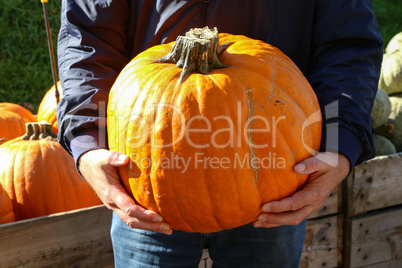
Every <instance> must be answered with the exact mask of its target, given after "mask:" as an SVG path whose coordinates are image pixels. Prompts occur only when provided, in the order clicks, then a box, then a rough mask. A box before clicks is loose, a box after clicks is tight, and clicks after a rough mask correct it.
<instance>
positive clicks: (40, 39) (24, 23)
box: [0, 0, 61, 111]
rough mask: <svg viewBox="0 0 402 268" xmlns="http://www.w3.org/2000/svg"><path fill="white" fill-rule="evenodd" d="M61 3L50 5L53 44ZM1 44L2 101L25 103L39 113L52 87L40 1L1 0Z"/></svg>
mask: <svg viewBox="0 0 402 268" xmlns="http://www.w3.org/2000/svg"><path fill="white" fill-rule="evenodd" d="M60 3H61V0H56V1H55V0H53V1H49V2H48V4H47V8H48V13H49V17H50V26H51V29H52V39H53V44H54V45H55V42H56V39H57V33H58V29H59V27H60V22H59V21H60V19H59V18H60ZM0 44H1V45H0V102H4V101H7V102H14V103H18V104H24V103H25V104H26V105H28V106H30V105H32V106H33V109H34V111H36V110H37V108H38V106H39V103H40V101H41V99H42V97H43V95H44V94H45V92H46V91H47V90H48V89H49V88H50V87H51V86H52V85H53V79H52V71H51V67H50V66H51V65H50V56H49V50H48V45H47V37H46V28H45V20H44V17H43V9H42V4H41V1H39V0H2V1H0ZM55 53H56V52H55Z"/></svg>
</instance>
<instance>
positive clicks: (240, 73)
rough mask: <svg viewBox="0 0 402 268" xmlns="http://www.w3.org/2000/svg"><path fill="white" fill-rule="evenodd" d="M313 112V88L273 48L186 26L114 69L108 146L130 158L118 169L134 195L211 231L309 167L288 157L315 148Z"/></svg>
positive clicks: (184, 224)
mask: <svg viewBox="0 0 402 268" xmlns="http://www.w3.org/2000/svg"><path fill="white" fill-rule="evenodd" d="M228 43H229V44H228ZM220 44H225V45H220ZM314 116H315V118H314V121H320V120H321V113H320V110H319V105H318V102H317V99H316V96H315V93H314V91H313V90H312V88H311V87H310V85H309V83H308V82H307V80H306V79H305V77H304V76H303V75H302V73H301V72H300V70H299V69H298V68H297V67H296V65H295V64H294V63H293V62H292V61H291V60H290V59H289V58H288V57H287V56H285V55H284V54H283V53H282V52H281V51H280V50H278V49H277V48H275V47H273V46H271V45H269V44H266V43H264V42H262V41H258V40H253V39H250V38H247V37H245V36H236V35H230V34H220V35H219V39H218V33H217V31H216V29H212V30H210V29H207V28H203V29H193V30H190V31H189V32H188V33H187V34H186V36H181V37H179V38H178V39H177V40H176V42H173V43H170V44H164V45H159V46H155V47H152V48H150V49H148V50H147V51H145V52H143V53H141V54H139V55H138V56H137V57H136V58H134V59H133V60H132V61H131V62H130V63H129V64H128V65H127V66H126V67H125V68H124V70H123V71H122V72H121V74H120V75H119V77H118V78H117V80H116V82H115V84H114V85H113V87H112V90H111V93H110V97H109V104H108V117H107V120H108V125H107V127H108V139H109V147H110V149H112V150H116V151H119V152H121V153H124V154H127V155H128V156H129V157H130V159H131V162H130V164H129V165H127V166H125V167H122V168H120V169H119V173H120V176H121V178H122V181H123V184H124V185H125V187H126V189H127V190H128V191H129V192H130V193H131V194H132V195H133V197H134V198H135V200H136V202H137V203H138V204H140V205H142V206H144V207H146V208H148V209H150V210H153V211H156V212H158V213H160V214H161V215H162V216H163V217H164V219H165V220H166V221H167V222H168V223H169V224H170V225H171V226H172V228H173V229H178V230H182V231H187V232H204V233H208V232H216V231H220V230H223V229H229V228H234V227H238V226H241V225H244V224H247V223H250V222H252V221H254V220H255V219H256V217H257V216H258V215H259V213H261V204H263V203H265V202H268V201H271V200H277V199H280V198H284V197H286V196H289V195H291V194H292V193H294V192H295V191H296V190H297V189H299V188H301V187H303V185H304V184H305V182H306V180H307V176H305V175H299V174H296V173H295V172H294V171H293V166H294V165H295V163H297V162H299V161H301V160H303V159H305V158H307V157H309V156H310V155H311V153H312V152H314V150H318V148H319V145H320V138H321V123H320V122H318V123H313V120H310V121H309V118H310V119H311V118H312V117H314Z"/></svg>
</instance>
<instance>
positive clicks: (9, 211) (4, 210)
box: [0, 184, 15, 224]
mask: <svg viewBox="0 0 402 268" xmlns="http://www.w3.org/2000/svg"><path fill="white" fill-rule="evenodd" d="M13 221H15V215H14V210H13V204H12V202H11V199H10V197H9V196H8V193H7V192H6V191H4V189H3V186H2V185H1V184H0V224H4V223H9V222H13Z"/></svg>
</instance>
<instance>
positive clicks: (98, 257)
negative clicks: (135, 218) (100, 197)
mask: <svg viewBox="0 0 402 268" xmlns="http://www.w3.org/2000/svg"><path fill="white" fill-rule="evenodd" d="M111 216H112V212H111V211H109V210H108V209H107V208H106V207H104V206H97V207H92V208H86V209H80V210H75V211H70V212H66V213H58V214H53V215H49V216H45V217H40V218H35V219H29V220H24V221H18V222H15V223H9V224H4V225H1V226H0V267H2V268H8V267H30V268H35V267H113V251H112V246H111V240H110V224H111Z"/></svg>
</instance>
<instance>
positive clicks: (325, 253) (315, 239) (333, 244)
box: [300, 215, 342, 268]
mask: <svg viewBox="0 0 402 268" xmlns="http://www.w3.org/2000/svg"><path fill="white" fill-rule="evenodd" d="M341 254H342V217H340V216H338V215H333V216H329V217H324V218H318V219H312V220H308V221H307V229H306V237H305V242H304V247H303V253H302V258H301V261H300V268H315V267H338V266H341V262H342V256H341Z"/></svg>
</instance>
